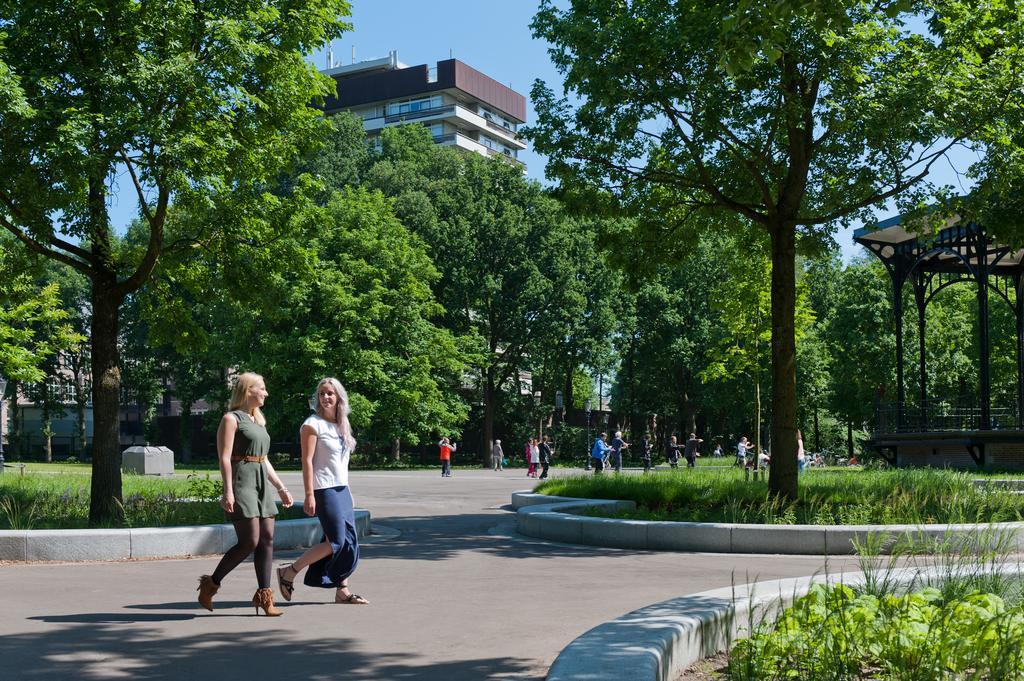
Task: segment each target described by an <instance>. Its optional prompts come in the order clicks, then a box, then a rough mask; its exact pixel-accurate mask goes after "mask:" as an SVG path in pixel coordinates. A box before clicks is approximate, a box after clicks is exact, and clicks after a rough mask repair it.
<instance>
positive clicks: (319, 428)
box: [302, 414, 350, 489]
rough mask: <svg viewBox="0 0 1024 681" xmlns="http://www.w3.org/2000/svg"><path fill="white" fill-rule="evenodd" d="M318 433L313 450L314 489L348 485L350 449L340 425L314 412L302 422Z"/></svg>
mask: <svg viewBox="0 0 1024 681" xmlns="http://www.w3.org/2000/svg"><path fill="white" fill-rule="evenodd" d="M302 425H303V426H309V427H310V428H312V429H313V432H315V433H316V449H315V450H313V489H327V488H329V487H345V486H348V459H349V453H350V452H349V451H348V447H346V446H345V442H344V440H342V439H341V433H340V432H339V431H338V427H337V426H336V425H335V424H333V423H331V422H330V421H327V420H326V419H324V418H322V417H320V416H319V415H317V414H313V415H312V416H310V417H309V418H308V419H306V420H305V421H303V422H302Z"/></svg>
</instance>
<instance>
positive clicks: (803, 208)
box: [526, 0, 1024, 498]
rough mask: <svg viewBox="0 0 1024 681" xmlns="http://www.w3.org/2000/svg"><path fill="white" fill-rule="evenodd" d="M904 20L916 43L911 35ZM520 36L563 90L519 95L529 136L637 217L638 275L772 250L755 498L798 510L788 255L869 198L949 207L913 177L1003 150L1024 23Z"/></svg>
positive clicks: (702, 13)
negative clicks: (764, 473)
mask: <svg viewBox="0 0 1024 681" xmlns="http://www.w3.org/2000/svg"><path fill="white" fill-rule="evenodd" d="M980 6H983V7H984V9H985V11H983V12H979V11H978V9H979V7H980ZM921 19H924V20H926V21H927V22H928V27H929V31H930V32H927V33H926V32H922V31H921V30H920V29H917V30H915V28H913V27H912V26H911V24H912V23H913V22H915V21H918V22H920V20H921ZM532 27H533V29H534V35H535V36H536V37H538V38H541V39H544V40H546V41H548V42H549V43H550V44H551V46H552V47H551V49H550V50H549V53H550V55H551V58H552V61H553V62H554V64H555V66H556V67H557V68H558V69H559V71H560V72H561V73H562V75H563V76H564V90H563V93H562V95H561V96H559V95H556V94H555V92H554V91H553V90H552V89H551V88H550V87H549V86H548V85H547V84H545V83H543V82H539V81H538V82H537V83H536V84H535V85H534V88H533V90H532V98H533V101H534V105H535V107H536V111H537V122H536V124H534V125H533V126H531V127H530V128H529V129H528V130H527V133H526V134H527V135H528V136H529V137H530V138H531V140H532V141H533V142H534V148H535V149H536V150H537V151H539V152H540V153H543V154H547V155H548V157H549V161H548V171H549V174H550V175H551V176H553V177H555V178H556V179H558V180H559V181H561V183H562V190H563V191H564V192H565V193H566V194H567V195H569V196H573V197H574V198H575V201H576V202H577V203H578V204H579V205H584V206H588V207H589V208H590V209H591V210H597V211H600V212H603V213H608V212H618V213H619V214H628V215H630V216H631V217H633V218H635V220H634V222H633V224H634V225H635V229H634V230H633V231H634V237H633V240H632V241H633V243H634V244H635V248H636V249H637V250H638V251H640V252H641V253H642V254H643V255H642V256H641V259H648V258H649V259H651V260H657V261H661V262H668V261H671V260H674V259H676V258H679V257H680V256H682V255H684V254H685V253H686V251H687V249H689V248H692V247H693V246H694V245H695V244H696V243H697V240H698V237H699V236H700V235H701V234H705V233H708V232H715V233H723V232H730V233H750V231H751V230H754V231H760V232H762V233H763V234H765V235H767V237H768V238H769V239H770V241H771V251H770V253H771V260H772V280H771V296H772V304H771V312H772V317H771V327H770V328H771V330H772V343H771V348H772V357H771V364H772V391H771V397H772V447H773V449H774V450H775V451H776V453H777V454H781V455H782V456H781V458H780V465H778V466H777V468H776V470H775V474H774V475H773V476H772V486H773V489H774V490H775V491H777V492H779V493H781V494H784V495H786V496H787V497H789V498H795V496H796V488H797V475H796V468H795V456H794V454H795V448H796V432H795V431H796V426H797V424H796V419H797V411H798V409H797V404H796V401H797V394H796V391H797V376H796V362H797V350H796V335H797V331H796V327H797V323H796V317H797V307H798V305H797V298H798V296H797V290H796V268H795V264H796V255H797V253H798V251H802V252H803V253H805V254H814V253H819V252H821V251H822V250H823V249H826V248H828V247H829V246H831V235H832V234H833V232H834V230H835V229H836V227H837V226H839V225H843V224H845V225H848V224H850V223H852V222H853V221H855V220H857V219H861V220H865V221H867V220H870V217H871V208H872V207H873V206H876V205H880V204H882V203H883V202H884V201H886V200H889V199H892V200H894V201H896V202H897V205H898V207H899V208H901V209H909V208H912V207H917V206H919V205H921V204H922V203H923V202H925V201H926V200H929V199H932V198H934V197H936V196H938V197H940V198H942V197H945V196H947V195H949V194H950V193H951V192H952V191H953V189H952V188H951V187H939V186H935V184H934V183H933V182H932V181H931V180H930V179H929V170H930V169H931V167H932V166H933V165H934V164H935V163H937V162H938V161H939V160H940V159H943V158H945V157H946V156H947V154H948V153H949V152H950V150H951V149H952V148H953V147H954V146H956V145H958V144H965V145H968V146H973V147H975V148H978V147H979V145H980V143H981V139H982V138H983V137H985V135H986V134H987V132H983V131H988V130H991V129H992V128H999V129H1001V130H1002V131H1003V133H1002V136H1003V137H1007V136H1010V135H1014V134H1016V131H1014V132H1011V130H1012V125H1013V123H1014V122H1015V121H1018V120H1019V113H1018V111H1019V108H1020V100H1019V94H1020V92H1021V76H1020V69H1019V67H1018V63H1017V62H1018V61H1019V44H1020V41H1019V37H1020V35H1021V32H1022V30H1024V13H1022V12H1021V10H1020V9H1019V8H1018V7H1017V6H1016V4H1015V3H1008V2H1007V3H1004V2H999V3H995V5H994V6H991V7H990V6H989V4H988V3H977V2H948V1H946V0H935V1H927V0H922V1H920V2H881V3H869V2H863V1H861V0H844V1H841V2H838V3H824V2H803V1H799V0H794V1H792V2H790V1H785V0H784V1H782V2H772V3H759V2H749V1H747V0H723V1H720V2H701V3H671V2H667V1H666V0H636V1H634V2H628V3H625V2H573V3H570V4H569V5H565V4H563V3H558V2H556V1H555V0H543V1H542V2H541V5H540V8H539V11H538V13H537V15H536V17H535V18H534V21H533V24H532ZM1014 38H1018V40H1017V41H1016V42H1015V41H1014V40H1013V39H1014ZM990 126H991V127H990ZM1018 130H1019V128H1018ZM1015 139H1016V138H1015ZM1006 147H1007V149H1014V148H1019V147H1014V145H1013V144H1007V145H1006ZM1011 156H1012V154H1011V153H1010V152H1007V158H1009V157H1011ZM1017 164H1018V165H1019V159H1018V160H1017Z"/></svg>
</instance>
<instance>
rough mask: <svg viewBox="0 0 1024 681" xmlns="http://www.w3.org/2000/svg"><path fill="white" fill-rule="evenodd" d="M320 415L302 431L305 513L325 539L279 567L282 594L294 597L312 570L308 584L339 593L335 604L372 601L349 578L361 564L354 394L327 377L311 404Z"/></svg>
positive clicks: (305, 582) (362, 603)
mask: <svg viewBox="0 0 1024 681" xmlns="http://www.w3.org/2000/svg"><path fill="white" fill-rule="evenodd" d="M313 405H315V407H314V408H315V410H316V413H315V414H313V415H312V416H310V417H309V418H308V419H306V420H305V421H304V422H303V424H302V428H301V429H300V430H299V438H300V442H301V444H302V486H303V487H304V488H305V490H306V496H305V501H303V502H302V510H303V511H304V512H305V513H306V515H309V516H312V515H315V516H316V517H317V518H318V519H319V520H320V526H321V527H322V528H323V531H324V536H323V538H322V539H321V541H320V543H319V544H317V545H316V546H313V547H311V548H309V549H308V550H307V551H306V552H305V553H303V554H302V556H300V557H299V559H298V560H296V561H295V562H294V563H292V564H291V565H284V566H282V567H279V568H278V569H277V584H278V587H279V589H280V591H281V596H282V597H283V598H284V599H285V600H286V601H290V600H291V599H292V592H293V591H294V588H295V584H294V580H295V578H296V577H297V576H298V574H299V573H300V572H302V570H303V568H306V567H308V568H309V569H308V570H306V576H305V578H303V580H302V581H303V583H304V584H306V585H307V586H313V587H321V588H325V589H335V590H336V591H335V594H334V602H335V603H346V604H351V605H365V604H367V603H369V601H367V600H366V599H365V598H363V597H362V596H359V595H357V594H354V593H352V592H350V591H349V589H348V578H349V577H350V576H351V575H352V573H353V572H355V570H356V566H357V565H358V564H359V537H358V535H357V534H356V520H355V502H354V501H353V500H352V493H351V492H350V491H349V487H348V461H349V457H350V456H351V454H352V451H353V450H354V449H355V447H356V441H355V439H354V438H353V437H352V427H351V426H350V425H349V422H348V413H349V406H348V393H346V392H345V388H343V387H342V385H341V383H340V382H338V379H336V378H325V379H323V380H322V381H320V383H319V384H317V386H316V392H314V393H313V398H312V399H311V400H310V406H313Z"/></svg>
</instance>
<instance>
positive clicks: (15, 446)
mask: <svg viewBox="0 0 1024 681" xmlns="http://www.w3.org/2000/svg"><path fill="white" fill-rule="evenodd" d="M20 388H21V383H19V382H18V381H13V384H12V385H11V400H10V402H9V403H8V405H9V406H8V408H9V409H10V410H11V421H10V423H11V426H10V428H9V429H8V431H7V456H9V457H10V458H12V459H17V460H19V461H20V460H21V459H22V458H24V453H23V452H22V446H21V430H22V428H21V410H20V409H19V408H18V394H19V393H20Z"/></svg>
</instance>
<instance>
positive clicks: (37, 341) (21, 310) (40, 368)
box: [0, 238, 83, 383]
mask: <svg viewBox="0 0 1024 681" xmlns="http://www.w3.org/2000/svg"><path fill="white" fill-rule="evenodd" d="M41 269H42V268H41V262H40V261H39V259H38V258H32V257H26V254H25V253H23V252H22V251H21V250H20V248H19V247H18V246H17V245H16V244H15V243H13V239H11V238H3V239H0V375H3V376H6V377H7V378H9V379H12V380H15V381H21V382H30V383H31V382H36V381H41V380H43V378H44V377H45V375H46V374H45V372H44V365H45V364H46V362H48V361H50V360H52V359H54V358H55V356H56V354H57V353H58V352H60V351H62V350H69V349H72V348H75V347H76V346H77V345H78V344H79V343H81V342H82V340H83V337H82V336H81V335H80V334H78V333H76V332H75V329H74V328H72V326H71V325H70V324H69V323H68V322H69V313H68V311H67V310H66V309H65V308H64V307H63V306H62V305H61V297H60V292H61V291H60V287H59V286H58V284H57V283H44V284H40V283H39V277H40V275H41Z"/></svg>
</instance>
